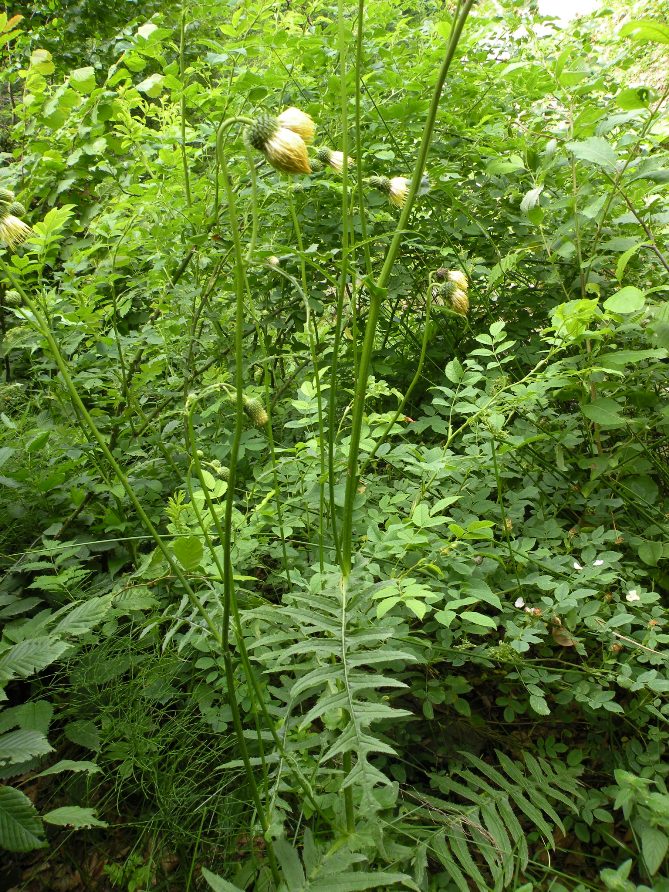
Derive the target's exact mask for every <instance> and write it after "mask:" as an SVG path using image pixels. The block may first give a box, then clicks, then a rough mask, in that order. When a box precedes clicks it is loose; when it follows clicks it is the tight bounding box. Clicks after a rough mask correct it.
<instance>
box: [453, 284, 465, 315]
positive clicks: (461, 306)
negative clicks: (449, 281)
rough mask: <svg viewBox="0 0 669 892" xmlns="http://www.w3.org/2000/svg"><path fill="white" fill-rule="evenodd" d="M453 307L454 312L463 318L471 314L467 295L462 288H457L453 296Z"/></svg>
mask: <svg viewBox="0 0 669 892" xmlns="http://www.w3.org/2000/svg"><path fill="white" fill-rule="evenodd" d="M451 307H452V308H453V310H454V312H456V313H459V314H460V315H461V316H466V315H467V313H468V312H469V298H468V297H467V293H466V292H465V291H462V290H461V289H460V288H456V289H455V291H454V292H453V294H451Z"/></svg>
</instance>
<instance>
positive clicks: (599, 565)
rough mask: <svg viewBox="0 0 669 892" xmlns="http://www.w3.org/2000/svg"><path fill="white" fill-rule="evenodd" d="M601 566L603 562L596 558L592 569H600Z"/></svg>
mask: <svg viewBox="0 0 669 892" xmlns="http://www.w3.org/2000/svg"><path fill="white" fill-rule="evenodd" d="M603 564H604V561H602V560H600V559H599V558H598V559H597V560H596V561H594V562H593V565H592V566H593V567H601V566H602V565H603Z"/></svg>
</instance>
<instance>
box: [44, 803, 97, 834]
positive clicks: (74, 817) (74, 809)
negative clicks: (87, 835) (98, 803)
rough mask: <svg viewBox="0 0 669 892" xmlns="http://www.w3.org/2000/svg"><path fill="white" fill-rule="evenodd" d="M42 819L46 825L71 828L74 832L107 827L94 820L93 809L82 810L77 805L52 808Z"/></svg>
mask: <svg viewBox="0 0 669 892" xmlns="http://www.w3.org/2000/svg"><path fill="white" fill-rule="evenodd" d="M43 818H44V820H45V821H46V822H47V823H48V824H55V825H56V826H57V827H73V828H74V829H75V830H84V829H87V828H90V827H107V826H108V824H107V822H106V821H100V820H99V819H98V818H96V816H95V809H94V808H82V807H81V806H79V805H65V806H63V807H62V808H54V809H53V811H49V812H47V813H46V814H45V815H43Z"/></svg>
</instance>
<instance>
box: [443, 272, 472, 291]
mask: <svg viewBox="0 0 669 892" xmlns="http://www.w3.org/2000/svg"><path fill="white" fill-rule="evenodd" d="M447 279H448V281H449V282H453V284H454V285H456V286H457V287H458V288H459V289H460V290H461V291H468V290H469V281H468V279H467V276H466V275H465V274H464V273H463V272H461V271H460V270H459V269H449V271H448V275H447Z"/></svg>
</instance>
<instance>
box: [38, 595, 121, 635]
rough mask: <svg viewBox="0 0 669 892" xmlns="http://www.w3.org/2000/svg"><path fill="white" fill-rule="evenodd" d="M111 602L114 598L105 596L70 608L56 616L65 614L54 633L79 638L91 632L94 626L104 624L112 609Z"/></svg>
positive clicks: (55, 627)
mask: <svg viewBox="0 0 669 892" xmlns="http://www.w3.org/2000/svg"><path fill="white" fill-rule="evenodd" d="M111 602H112V596H111V595H105V596H104V597H101V598H90V599H89V600H88V601H83V602H82V603H81V604H78V605H77V606H76V607H74V608H70V607H69V606H68V607H67V608H65V609H64V610H61V611H59V612H58V613H57V614H56V617H58V616H61V615H62V614H63V613H65V615H64V616H63V618H62V619H61V620H60V622H59V623H58V625H56V626H54V628H53V629H52V631H53V633H54V634H59V635H73V636H78V635H84V634H85V633H86V632H90V630H91V629H92V628H93V626H95V625H97V624H98V623H100V622H102V620H103V619H104V617H105V616H106V614H107V612H108V611H109V609H110V607H111Z"/></svg>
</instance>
